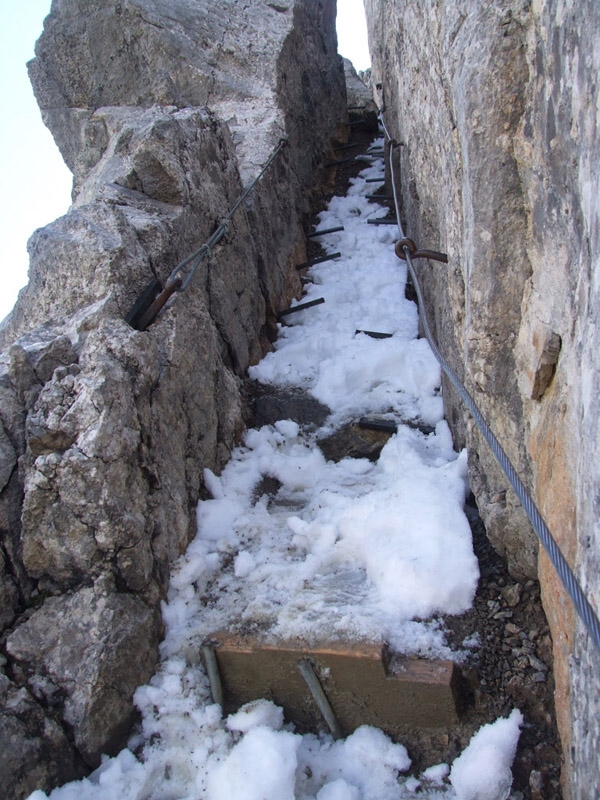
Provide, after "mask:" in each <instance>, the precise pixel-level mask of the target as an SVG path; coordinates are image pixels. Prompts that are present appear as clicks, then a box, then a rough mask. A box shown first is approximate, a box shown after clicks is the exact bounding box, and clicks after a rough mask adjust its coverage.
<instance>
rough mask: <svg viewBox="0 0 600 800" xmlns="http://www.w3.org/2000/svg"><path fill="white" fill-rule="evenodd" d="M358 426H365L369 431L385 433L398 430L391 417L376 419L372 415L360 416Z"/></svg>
mask: <svg viewBox="0 0 600 800" xmlns="http://www.w3.org/2000/svg"><path fill="white" fill-rule="evenodd" d="M358 427H359V428H366V429H367V430H370V431H384V432H385V433H396V431H397V430H398V426H397V425H396V423H395V422H394V420H393V419H376V418H374V417H361V418H360V420H359V422H358Z"/></svg>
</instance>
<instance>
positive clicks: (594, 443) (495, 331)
mask: <svg viewBox="0 0 600 800" xmlns="http://www.w3.org/2000/svg"><path fill="white" fill-rule="evenodd" d="M365 6H366V11H367V19H368V25H369V38H370V43H371V55H372V60H373V83H374V85H375V86H377V85H380V86H381V91H379V92H378V99H379V101H380V102H382V101H384V102H385V105H386V108H387V112H386V121H387V123H388V126H390V128H391V133H392V135H393V136H395V137H396V138H398V139H401V140H402V141H404V142H405V147H403V148H402V153H401V155H400V156H399V159H398V160H399V163H398V167H399V170H400V173H401V187H402V205H403V211H404V213H405V215H406V218H407V223H408V225H407V228H408V235H409V236H412V237H413V238H414V239H415V240H416V241H417V243H418V244H419V246H421V247H431V248H433V249H439V250H443V251H445V252H448V254H449V265H448V268H447V269H444V271H441V270H439V268H438V267H432V266H430V265H427V264H422V266H421V265H420V266H419V272H420V275H421V276H422V279H423V283H424V286H425V293H426V297H427V300H426V303H427V308H428V312H429V316H430V318H431V320H432V322H433V326H434V329H435V333H436V336H437V339H438V342H439V344H440V347H441V350H442V352H443V353H444V354H446V355H447V357H448V359H449V361H450V363H451V364H452V366H453V367H454V369H455V370H456V371H457V372H458V374H459V375H461V376H464V379H465V382H466V385H467V388H468V389H469V391H470V392H471V393H472V394H473V395H474V397H475V399H476V400H477V402H478V403H479V405H480V407H481V408H482V410H483V412H484V415H485V416H486V418H487V419H488V421H489V422H490V424H491V427H492V429H493V430H494V432H495V434H496V435H497V437H498V438H499V439H500V442H501V443H502V445H503V446H504V448H505V449H506V451H507V453H508V455H509V456H510V458H511V460H512V461H513V463H514V464H515V466H516V468H517V470H518V471H519V472H520V473H521V475H522V476H523V477H524V479H525V483H526V484H527V485H528V487H529V489H530V490H531V493H532V495H533V497H534V499H535V500H536V502H537V503H538V505H539V507H540V510H541V512H542V514H543V516H544V518H545V520H546V522H547V523H548V524H549V527H550V529H551V530H552V532H553V533H554V535H555V538H556V539H557V541H558V544H559V545H560V547H561V549H562V550H563V552H564V554H565V556H566V558H567V560H568V561H569V562H570V563H571V564H572V565H573V566H575V567H576V570H577V572H578V574H579V576H580V577H581V579H582V583H583V584H584V585H585V586H586V589H587V591H588V594H589V596H590V597H591V598H592V602H595V600H594V598H596V599H597V596H598V586H599V584H598V580H599V578H598V575H599V574H600V573H599V571H598V558H597V553H598V552H600V544H599V542H598V526H597V517H598V509H597V503H596V501H595V500H594V498H596V497H597V496H598V487H600V475H599V474H598V470H597V468H596V464H597V462H598V458H597V448H598V436H599V434H598V431H599V426H598V419H599V414H598V411H599V410H600V407H599V401H598V397H600V393H599V391H598V383H599V380H600V379H599V377H598V376H599V370H598V359H597V352H598V344H599V342H598V326H597V320H596V318H597V308H598V281H597V280H596V279H595V278H594V275H596V274H597V272H598V269H599V262H598V253H599V252H600V250H599V248H598V246H597V243H598V235H599V233H598V232H599V231H600V223H599V217H598V210H597V206H596V204H594V203H593V202H591V203H590V198H592V197H596V196H597V195H598V194H599V191H600V188H599V187H600V167H599V166H598V159H597V153H598V146H599V141H598V140H599V135H600V134H599V132H598V125H597V119H596V111H595V109H596V106H597V100H598V86H597V82H596V81H595V76H596V75H597V73H598V69H599V63H600V49H599V48H598V45H597V40H598V33H599V31H600V7H599V6H598V5H597V4H596V3H594V2H592V0H586V2H583V3H579V4H576V5H575V6H569V8H568V9H567V7H566V6H565V5H564V4H563V3H561V2H559V0H548V2H543V3H527V2H522V0H501V2H498V3H494V4H493V7H486V8H485V9H483V7H482V6H480V5H478V4H477V3H473V2H471V0H461V2H458V3H456V2H445V1H444V2H440V3H434V4H428V5H423V4H406V3H400V2H390V3H387V2H382V0H366V3H365ZM421 263H422V262H421ZM594 309H595V310H594ZM444 401H445V405H446V415H447V418H448V421H449V422H450V424H451V426H452V427H453V431H454V433H455V438H456V440H457V443H458V444H459V445H460V444H463V443H465V444H467V445H468V447H469V477H470V480H471V485H472V488H473V491H474V493H475V495H476V497H477V503H478V506H479V508H480V509H481V514H482V517H483V519H484V521H485V523H486V528H487V530H488V534H489V536H490V539H491V540H492V541H493V543H494V546H495V547H496V548H497V549H498V550H499V551H500V552H501V553H503V554H504V555H506V557H507V559H508V563H509V565H510V569H511V571H512V572H513V574H514V575H515V576H519V575H520V576H522V577H526V576H527V575H533V574H534V572H535V571H537V570H539V574H540V579H541V584H542V597H543V600H544V605H545V609H546V613H547V615H548V621H549V624H550V627H551V630H552V638H553V643H554V657H555V679H556V687H557V688H556V699H557V715H558V721H559V727H560V732H561V737H562V739H563V745H564V750H565V753H566V754H567V761H568V763H567V767H566V771H565V779H564V781H563V789H564V794H565V796H566V797H567V798H570V797H580V796H581V797H583V796H586V795H588V794H590V793H591V794H592V795H593V794H594V790H595V789H597V787H598V786H599V785H600V773H599V771H598V759H597V745H598V741H600V738H599V737H600V728H599V723H598V714H597V711H596V709H594V708H592V706H591V705H590V704H589V703H588V702H587V701H586V700H585V699H584V698H588V697H596V696H598V692H597V670H596V672H595V674H596V678H595V679H593V678H592V675H593V674H594V668H593V667H592V665H593V664H594V663H595V662H596V661H597V659H596V655H597V653H596V651H595V650H594V649H593V645H592V644H591V642H590V641H589V640H588V644H587V646H586V645H584V644H583V637H582V636H581V634H580V633H579V632H578V633H577V636H576V635H575V634H576V631H575V626H574V613H573V609H572V606H571V603H570V601H569V600H568V599H567V597H566V595H565V594H564V590H563V589H562V588H561V586H560V582H559V580H558V579H557V577H556V574H555V572H554V569H553V568H552V566H551V565H550V563H549V561H548V559H547V558H546V557H545V556H543V555H542V556H541V557H540V559H539V562H538V565H537V567H536V560H537V559H536V550H537V541H536V539H535V538H534V537H533V535H532V533H531V530H530V529H529V526H528V524H527V522H526V520H525V515H524V513H523V510H522V509H521V507H520V504H519V503H517V502H516V499H515V497H514V495H513V494H512V492H511V491H510V489H509V487H508V484H507V481H506V479H505V478H504V477H503V476H502V474H501V473H500V471H499V469H498V467H497V465H496V464H495V460H494V459H493V458H492V456H491V455H490V453H489V451H488V449H487V447H486V446H485V445H484V443H483V441H482V439H481V437H480V436H479V434H478V433H477V432H476V431H475V430H474V428H473V427H470V426H469V427H467V426H466V425H465V423H464V421H463V420H464V412H463V410H462V409H461V407H460V405H459V404H458V400H457V399H456V397H455V395H454V393H453V391H452V389H451V387H450V386H447V385H444ZM596 605H597V603H596ZM575 640H576V641H577V647H578V650H579V652H578V658H577V663H576V664H575V662H574V661H573V659H572V656H571V653H572V647H573V642H574V641H575ZM594 680H595V682H594ZM570 684H572V686H573V687H574V686H576V687H577V690H574V689H573V688H572V687H570ZM570 706H572V710H571V707H570ZM572 735H573V736H574V741H573V745H574V749H573V752H574V753H575V757H574V759H575V760H574V762H573V763H571V762H570V761H569V758H568V754H569V753H571V752H572V749H571V736H572ZM596 793H597V791H596Z"/></svg>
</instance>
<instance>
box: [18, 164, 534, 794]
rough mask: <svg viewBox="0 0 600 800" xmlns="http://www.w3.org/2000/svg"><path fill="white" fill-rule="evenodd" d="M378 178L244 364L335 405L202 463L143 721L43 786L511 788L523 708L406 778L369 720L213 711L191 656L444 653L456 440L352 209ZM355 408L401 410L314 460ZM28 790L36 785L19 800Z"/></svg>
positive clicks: (410, 307)
mask: <svg viewBox="0 0 600 800" xmlns="http://www.w3.org/2000/svg"><path fill="white" fill-rule="evenodd" d="M380 174H382V165H381V163H375V164H373V165H372V166H369V167H368V168H366V169H365V170H364V171H363V172H362V173H361V176H360V177H358V178H355V179H353V181H352V186H351V188H350V190H349V192H348V196H347V197H345V198H341V197H335V198H333V200H332V201H331V202H330V204H329V207H328V209H327V210H326V211H324V212H323V213H322V214H321V215H320V223H319V226H318V228H319V229H322V230H323V229H326V228H331V227H335V226H337V225H343V226H344V230H343V231H341V232H338V233H335V234H330V235H327V236H326V237H323V242H322V244H323V246H324V247H325V249H326V251H327V252H329V253H333V252H335V251H338V250H339V251H341V253H342V254H343V255H342V257H341V258H340V259H338V260H337V261H335V262H326V263H323V264H320V265H318V266H315V267H313V268H312V269H311V272H310V274H311V277H312V279H313V281H314V283H312V284H309V285H308V288H307V293H306V298H304V299H305V300H312V299H316V298H317V297H324V298H325V300H326V302H325V304H323V305H319V306H316V307H313V308H311V309H307V310H305V311H301V312H298V313H297V314H294V315H292V316H290V317H289V318H288V321H289V324H288V325H286V326H283V327H282V328H281V330H280V335H279V339H278V341H277V344H276V348H275V350H274V352H272V353H270V354H269V355H267V357H266V358H265V359H264V360H263V361H262V362H261V363H260V364H258V365H257V366H256V367H254V368H252V370H251V376H252V377H253V378H255V379H256V380H258V381H261V382H265V383H270V384H275V385H277V386H281V387H285V386H290V387H291V386H302V387H304V388H305V389H307V390H308V391H309V392H310V393H311V394H312V395H314V397H316V398H317V399H318V400H320V401H321V402H323V403H325V404H327V405H328V406H329V407H330V408H331V409H332V414H331V416H330V417H329V419H328V420H327V422H326V424H325V426H324V427H323V428H322V429H321V430H320V431H317V432H312V433H307V432H306V431H302V430H300V428H299V426H298V425H297V424H296V423H294V422H291V421H289V420H288V421H281V422H278V423H276V424H275V425H273V426H265V427H263V428H261V429H260V430H250V431H248V432H247V434H246V438H245V441H244V445H243V446H242V447H239V448H238V449H237V450H236V451H235V452H234V453H233V456H232V459H231V461H230V463H229V465H228V466H227V467H226V468H225V470H224V471H223V473H222V475H221V476H219V477H217V476H216V475H214V474H213V473H211V472H210V471H209V470H206V472H205V475H204V478H205V485H206V486H207V488H208V490H209V491H210V492H211V494H212V497H213V499H211V500H206V501H204V502H201V503H200V504H199V506H198V535H197V537H196V539H195V540H194V541H193V542H192V543H191V545H190V547H189V548H188V551H187V552H186V554H185V555H184V556H183V557H182V558H181V559H180V561H179V563H178V565H177V566H176V568H175V570H174V572H173V575H172V579H171V586H170V590H169V600H168V603H166V604H165V605H164V608H163V615H164V621H165V625H166V637H165V640H164V642H163V644H162V646H161V651H162V653H161V654H162V662H161V666H160V669H159V671H158V673H157V675H156V676H155V677H154V678H153V679H152V681H151V683H150V685H148V686H144V687H141V688H140V689H138V691H137V693H136V697H135V701H136V704H137V706H138V708H139V709H140V711H141V714H142V725H141V731H140V733H139V735H138V736H137V737H134V739H132V741H131V742H130V748H131V749H129V750H124V751H122V752H121V753H120V754H119V755H118V756H117V757H115V758H112V759H108V758H107V759H106V760H105V762H104V763H103V765H102V766H101V767H100V768H99V769H98V770H96V772H94V773H93V774H92V775H91V776H90V778H88V779H85V780H83V781H80V782H75V783H72V784H68V785H66V786H64V787H62V788H59V789H56V790H54V791H53V792H52V793H51V795H50V797H51V798H52V800H75V799H77V800H81V798H84V799H85V798H90V800H92V798H98V799H99V800H100V799H101V800H154V799H155V800H168V799H169V798H172V799H173V800H176V798H177V799H179V798H190V800H191V798H207V799H208V800H228V798H233V797H235V798H236V800H263V798H272V799H273V800H288V798H289V800H295V798H298V800H359V798H362V799H363V800H370V799H371V798H372V800H405V799H406V798H412V797H414V796H415V792H416V791H417V790H418V791H419V796H420V797H422V798H430V800H435V798H447V799H448V800H449V799H451V798H458V800H471V798H480V799H481V798H485V799H486V800H505V798H506V797H508V794H509V792H510V785H511V775H510V765H511V763H512V759H513V757H514V752H515V748H516V744H517V740H518V736H519V726H520V724H521V722H522V718H521V715H520V713H519V712H518V711H515V712H513V714H512V715H511V716H510V717H509V719H508V720H498V721H497V722H496V723H494V725H491V726H484V728H482V729H481V731H480V732H479V733H478V734H476V736H475V737H474V738H473V740H472V742H471V744H470V745H469V747H468V748H467V749H466V750H465V751H464V753H463V754H462V755H461V756H460V758H459V759H457V760H456V761H455V762H454V765H453V766H452V770H451V771H450V770H449V767H448V765H445V764H441V765H436V766H435V767H431V768H430V769H429V770H427V771H426V772H425V773H423V775H422V776H420V778H417V777H414V776H412V777H404V776H402V774H401V773H404V772H406V770H408V769H409V767H410V759H409V758H408V755H407V752H406V749H405V748H404V747H403V746H402V745H401V744H394V743H392V742H391V741H390V740H389V739H388V738H387V737H386V736H385V735H384V734H383V733H382V732H381V731H379V730H376V729H374V728H371V727H367V726H363V727H361V728H359V729H358V730H357V731H355V732H354V733H353V734H352V735H351V736H349V737H347V738H346V739H345V740H341V741H337V742H334V741H333V740H332V739H331V738H330V737H328V736H321V737H317V736H314V735H305V736H300V735H298V734H296V733H294V732H293V730H291V729H289V726H286V725H284V719H283V713H282V711H281V709H279V708H277V707H276V706H274V705H273V704H272V703H271V702H269V701H267V700H260V699H257V700H256V701H255V702H253V703H250V704H248V705H247V706H245V707H244V708H243V709H241V710H240V711H238V713H236V714H234V715H231V716H230V717H228V718H227V719H225V720H224V719H222V715H221V709H220V707H219V706H217V705H213V704H211V701H210V693H209V689H208V684H207V679H206V675H205V673H204V670H203V668H202V665H201V663H200V661H199V657H198V655H197V654H198V652H199V651H200V645H201V643H202V641H203V639H204V638H205V637H206V636H207V635H208V634H210V633H212V632H214V631H217V630H220V629H223V628H231V627H234V628H235V626H243V627H244V628H245V629H248V628H249V627H250V628H252V627H256V628H259V629H260V630H261V631H263V632H264V635H266V636H272V637H285V638H290V637H295V636H301V637H302V638H304V639H305V640H310V639H319V638H323V636H324V635H326V636H327V637H328V638H330V639H331V638H335V637H338V638H348V637H354V638H359V639H362V640H366V639H371V640H373V639H374V640H377V641H380V640H386V641H387V642H389V643H390V644H391V646H392V647H394V648H396V649H398V650H399V651H401V652H403V653H420V654H424V655H429V656H443V657H448V656H449V650H448V648H447V647H446V645H445V641H444V632H443V624H442V623H441V622H439V621H438V620H437V619H436V618H435V615H436V614H437V615H441V614H444V613H451V614H458V613H461V612H463V611H465V610H467V609H468V608H469V607H470V605H471V602H472V599H473V596H474V593H475V589H476V584H477V579H478V568H477V561H476V559H475V556H474V554H473V551H472V546H471V535H470V530H469V526H468V523H467V520H466V518H465V516H464V514H463V511H462V508H463V503H464V499H465V492H466V488H467V487H466V455H465V454H464V453H461V454H457V453H456V452H455V451H454V449H453V446H452V440H451V436H450V432H449V429H448V426H447V425H446V423H445V422H444V421H443V419H442V400H441V397H440V389H439V386H440V374H439V368H438V365H437V362H436V361H435V359H434V357H433V355H432V353H431V351H430V349H429V347H428V345H427V343H426V341H424V340H422V339H417V338H416V337H417V332H418V319H417V310H416V306H415V305H414V303H412V302H410V301H408V300H406V299H405V297H404V286H405V281H406V267H405V265H404V264H403V263H402V262H400V261H399V260H398V259H397V257H396V256H395V254H394V248H393V246H392V244H393V241H394V239H395V236H396V230H395V228H394V229H393V230H390V227H392V226H390V227H386V226H375V225H370V224H368V223H367V220H368V219H373V218H376V217H381V216H385V214H386V210H385V209H384V208H382V207H380V206H377V205H374V204H372V203H370V202H369V201H368V200H367V198H366V195H367V194H369V193H370V192H372V191H373V187H374V186H375V184H373V183H369V184H367V183H366V178H370V177H376V176H378V175H380ZM356 329H361V330H375V331H381V332H387V333H391V334H393V336H392V337H391V338H389V339H384V340H379V339H372V338H370V337H368V336H366V335H364V334H356V333H355V331H356ZM365 414H381V415H384V416H385V417H386V418H389V419H392V420H394V421H395V422H396V423H398V432H397V433H396V434H395V435H394V436H392V438H391V439H390V441H389V442H388V443H387V444H386V446H385V447H384V449H383V451H382V453H381V456H380V458H379V460H378V461H377V463H371V462H370V461H367V460H366V459H351V458H346V459H343V460H342V461H340V462H339V463H333V462H327V461H326V460H325V458H324V457H323V455H322V454H321V452H320V450H319V449H318V448H317V447H316V444H315V439H316V438H317V437H318V436H319V435H321V436H322V435H324V434H325V433H327V432H330V431H332V430H334V429H335V428H338V427H339V426H340V425H341V424H343V423H345V422H348V421H350V420H353V419H355V418H356V417H358V416H362V415H365ZM407 422H412V423H415V422H417V423H423V424H426V425H428V426H431V427H433V428H434V431H433V432H432V433H429V434H424V433H422V432H421V431H420V430H418V429H416V428H414V427H410V426H408V425H406V424H404V423H407ZM265 477H271V478H276V479H277V481H279V483H280V488H279V489H278V491H277V494H276V495H275V497H273V498H270V497H269V496H268V495H267V494H263V495H262V496H257V487H258V486H259V485H260V483H261V480H262V479H263V478H265ZM134 749H135V750H136V752H138V753H139V756H138V757H136V756H134V755H133V752H132V750H134ZM449 772H450V785H449V784H448V783H447V781H446V779H447V776H448V773H449ZM43 798H46V795H45V794H44V793H43V792H40V791H38V792H34V793H33V794H32V795H31V798H30V800H42V799H43Z"/></svg>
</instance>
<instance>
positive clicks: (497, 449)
mask: <svg viewBox="0 0 600 800" xmlns="http://www.w3.org/2000/svg"><path fill="white" fill-rule="evenodd" d="M379 119H380V121H381V125H382V127H383V130H384V133H385V136H386V139H387V143H388V148H387V150H388V163H389V170H390V180H391V184H392V193H393V196H394V206H395V209H396V221H397V224H398V231H399V233H400V237H401V239H404V238H405V234H404V230H403V228H402V222H401V219H400V205H399V202H398V192H397V188H396V176H395V172H394V160H393V154H394V146H395V144H396V142H395V140H394V139H393V138H392V137H391V136H390V132H389V130H388V128H387V126H386V124H385V121H384V119H383V114H381V115H380V117H379ZM402 249H403V251H404V256H405V258H406V263H407V265H408V269H409V272H410V275H411V278H412V282H413V284H414V287H415V291H416V293H417V299H418V301H419V310H420V315H421V322H422V324H423V330H424V331H425V336H426V337H427V341H428V342H429V346H430V347H431V350H432V352H433V354H434V356H435V357H436V359H437V361H438V363H439V365H440V367H441V368H442V369H443V371H444V372H445V373H446V375H447V376H448V379H449V380H450V382H451V383H452V385H453V386H454V388H455V389H456V391H457V392H458V394H459V396H460V397H461V399H462V401H463V403H464V404H465V406H466V407H467V409H468V410H469V411H470V412H471V415H472V417H473V419H474V420H475V423H476V425H477V427H478V428H479V430H480V431H481V433H482V435H483V437H484V439H485V440H486V442H487V443H488V445H489V446H490V449H491V451H492V453H493V454H494V456H495V457H496V460H497V461H498V463H499V464H500V467H501V468H502V471H503V472H504V474H505V475H506V477H507V478H508V481H509V483H510V485H511V486H512V488H513V489H514V491H515V494H516V495H517V497H518V498H519V500H520V501H521V503H522V505H523V508H524V509H525V513H526V514H527V516H528V517H529V520H530V522H531V524H532V526H533V529H534V531H535V533H536V535H537V537H538V539H539V540H540V542H541V543H542V545H543V547H544V550H545V551H546V553H547V554H548V557H549V558H550V561H551V562H552V564H553V565H554V568H555V570H556V572H557V574H558V576H559V578H560V579H561V581H562V584H563V586H564V587H565V590H566V591H567V594H568V595H569V597H570V598H571V600H572V602H573V605H574V606H575V610H576V611H577V613H578V614H579V617H580V618H581V620H582V621H583V623H584V624H585V626H586V628H587V629H588V631H589V633H590V635H591V637H592V639H593V641H594V643H595V645H596V647H597V648H598V649H599V650H600V621H599V620H598V616H597V615H596V612H595V611H594V609H593V608H592V606H591V604H590V602H589V600H588V599H587V597H586V595H585V594H584V592H583V589H582V588H581V586H580V584H579V582H578V580H577V578H576V577H575V575H574V574H573V571H572V570H571V568H570V566H569V564H568V563H567V560H566V558H565V557H564V555H563V554H562V552H561V550H560V547H559V546H558V544H557V543H556V540H555V539H554V537H553V536H552V534H551V533H550V530H549V528H548V526H547V525H546V523H545V522H544V520H543V518H542V515H541V514H540V512H539V510H538V508H537V506H536V505H535V503H534V502H533V499H532V498H531V496H530V494H529V492H528V491H527V489H526V488H525V485H524V484H523V481H522V480H521V479H520V477H519V475H518V474H517V471H516V470H515V468H514V466H513V465H512V463H511V461H510V459H509V458H508V456H507V455H506V453H505V452H504V449H503V448H502V446H501V444H500V442H499V441H498V439H497V438H496V436H495V435H494V433H493V432H492V430H491V428H490V426H489V425H488V423H487V422H486V420H485V418H484V416H483V414H482V413H481V411H480V410H479V407H478V406H477V403H476V402H475V400H474V399H473V398H472V397H471V395H470V394H469V392H468V391H467V389H466V388H465V386H464V384H463V383H462V382H461V380H460V378H459V377H458V375H457V374H456V372H455V371H454V370H453V369H452V367H451V366H450V365H449V364H448V362H447V361H446V360H445V358H444V357H443V356H442V354H441V353H440V351H439V349H438V347H437V344H436V342H435V339H434V337H433V334H432V332H431V328H430V326H429V319H428V317H427V311H426V308H425V301H424V297H423V291H422V288H421V283H420V281H419V278H418V275H417V272H416V270H415V268H414V264H413V259H412V255H411V250H410V247H409V246H407V245H403V247H402Z"/></svg>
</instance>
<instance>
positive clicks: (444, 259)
mask: <svg viewBox="0 0 600 800" xmlns="http://www.w3.org/2000/svg"><path fill="white" fill-rule="evenodd" d="M405 247H406V248H407V250H408V252H409V253H410V257H411V258H413V259H416V258H429V259H431V261H440V262H441V263H442V264H447V263H448V256H447V255H446V253H438V252H437V250H418V249H417V245H416V244H415V242H414V240H413V239H409V238H408V237H405V238H404V239H399V240H398V241H397V242H396V247H395V248H394V249H395V251H396V255H397V256H398V258H401V259H402V261H406V256H405V254H404V248H405Z"/></svg>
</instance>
